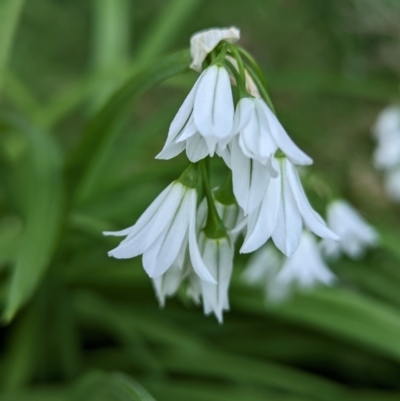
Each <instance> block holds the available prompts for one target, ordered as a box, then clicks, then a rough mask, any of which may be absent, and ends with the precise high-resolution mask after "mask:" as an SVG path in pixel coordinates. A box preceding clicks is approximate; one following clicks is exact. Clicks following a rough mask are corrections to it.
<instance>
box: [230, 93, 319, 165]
mask: <svg viewBox="0 0 400 401" xmlns="http://www.w3.org/2000/svg"><path fill="white" fill-rule="evenodd" d="M233 132H234V133H239V144H240V147H241V149H242V151H243V153H244V154H245V155H246V156H247V157H249V158H251V159H254V160H257V161H259V162H260V163H262V164H266V163H267V162H268V161H269V160H270V159H271V157H273V155H274V154H275V152H276V151H277V149H278V148H279V149H280V150H281V151H282V152H283V153H284V154H285V155H286V157H287V158H288V159H289V160H290V161H291V162H292V163H294V164H298V165H308V164H312V159H311V158H310V157H309V156H307V155H306V154H305V153H304V152H303V151H302V150H300V149H299V148H298V147H297V145H296V144H295V143H294V142H293V141H292V140H291V139H290V137H289V135H288V134H287V133H286V131H285V129H284V128H283V127H282V125H281V123H280V122H279V120H278V119H277V117H276V116H275V114H274V113H273V112H272V111H271V110H270V108H269V107H268V106H267V104H266V103H265V102H264V100H263V99H258V98H249V97H245V98H242V99H241V100H240V101H239V103H238V105H237V108H236V113H235V125H234V131H233Z"/></svg>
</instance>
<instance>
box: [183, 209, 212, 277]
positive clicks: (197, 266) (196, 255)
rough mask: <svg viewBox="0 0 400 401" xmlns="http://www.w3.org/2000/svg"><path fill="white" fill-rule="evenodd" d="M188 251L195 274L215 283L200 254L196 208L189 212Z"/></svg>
mask: <svg viewBox="0 0 400 401" xmlns="http://www.w3.org/2000/svg"><path fill="white" fill-rule="evenodd" d="M189 253H190V261H191V263H192V266H193V269H194V271H195V272H196V274H197V275H198V276H199V277H200V278H201V279H202V280H204V281H208V282H210V283H214V284H216V281H215V279H214V278H213V276H212V275H211V274H210V272H209V271H208V269H207V267H206V265H205V264H204V262H203V259H202V257H201V255H200V250H199V245H198V243H197V238H196V209H195V208H194V209H193V210H192V211H191V212H190V223H189Z"/></svg>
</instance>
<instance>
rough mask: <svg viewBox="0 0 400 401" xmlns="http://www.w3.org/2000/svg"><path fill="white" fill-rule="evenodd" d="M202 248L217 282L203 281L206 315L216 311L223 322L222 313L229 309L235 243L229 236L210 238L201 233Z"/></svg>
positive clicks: (205, 262) (206, 262)
mask: <svg viewBox="0 0 400 401" xmlns="http://www.w3.org/2000/svg"><path fill="white" fill-rule="evenodd" d="M199 243H200V248H201V254H202V258H203V261H204V264H205V265H206V266H207V267H208V269H209V271H210V273H211V275H212V276H213V277H215V279H216V281H217V283H216V284H214V283H210V282H206V281H204V280H202V281H201V296H202V299H203V308H204V313H205V314H206V315H208V314H210V313H214V315H215V316H216V317H217V319H218V321H219V322H220V323H222V319H223V317H222V313H223V311H224V310H229V298H228V288H229V284H230V280H231V275H232V269H233V245H232V241H231V239H230V238H228V237H222V238H209V237H207V235H206V234H205V233H204V232H202V233H201V234H200V240H199Z"/></svg>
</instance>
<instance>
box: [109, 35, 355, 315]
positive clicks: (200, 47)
mask: <svg viewBox="0 0 400 401" xmlns="http://www.w3.org/2000/svg"><path fill="white" fill-rule="evenodd" d="M239 37H240V35H239V30H238V29H236V28H229V29H212V30H208V31H204V32H200V33H198V34H196V35H194V36H193V37H192V40H191V54H192V64H191V68H192V69H194V70H195V71H197V72H200V73H201V74H200V76H199V78H198V79H197V81H196V83H195V85H194V86H193V88H192V89H191V91H190V92H189V94H188V95H187V97H186V99H185V100H184V102H183V104H182V106H181V107H180V109H179V111H178V113H177V114H176V116H175V118H174V119H173V121H172V123H171V125H170V127H169V132H168V136H167V140H166V143H165V145H164V147H163V149H162V150H161V152H160V153H159V154H158V155H157V158H158V159H171V158H174V157H176V156H177V155H179V154H180V153H182V152H185V153H186V155H187V158H188V159H189V161H190V165H189V167H188V168H187V170H186V171H184V172H183V174H182V175H181V176H180V178H179V179H178V180H176V181H175V182H173V183H172V184H170V185H169V186H168V187H167V188H166V189H165V190H164V191H163V192H162V193H161V194H160V195H159V196H158V197H157V198H156V200H155V201H154V202H153V203H152V204H151V205H150V206H149V208H148V209H147V210H146V211H145V212H144V214H143V215H142V216H141V217H140V218H139V220H138V221H137V222H136V224H135V225H133V226H132V227H129V228H127V229H125V230H122V231H119V232H107V233H105V234H106V235H116V236H124V237H125V239H124V240H123V241H122V242H121V243H120V244H119V245H118V246H117V247H116V248H115V249H114V250H112V251H110V252H109V255H110V256H113V257H115V258H132V257H135V256H138V255H143V266H144V269H145V271H146V272H147V274H148V275H149V276H150V277H151V278H152V280H153V283H154V288H155V291H156V295H157V298H158V300H159V302H160V304H161V305H162V306H163V305H164V304H165V299H166V297H169V296H172V295H173V294H175V293H176V292H177V290H178V288H179V287H180V286H181V285H184V286H186V291H187V294H188V296H189V297H191V298H192V299H193V300H194V301H195V302H196V303H200V302H201V303H202V304H203V308H204V312H205V313H206V314H209V313H214V314H215V316H216V317H217V319H218V320H219V321H220V322H222V318H223V316H222V314H223V311H224V310H228V309H229V298H228V288H229V283H230V280H231V275H232V270H233V259H234V249H235V243H236V242H237V240H238V239H240V238H242V235H243V236H244V241H243V243H242V245H241V247H240V248H239V249H240V252H241V253H251V252H254V251H256V250H258V249H263V248H262V247H263V245H264V244H266V243H267V241H269V240H270V239H271V240H272V242H273V243H274V244H275V246H276V247H277V248H278V249H279V250H280V251H281V252H282V253H283V254H284V255H285V257H286V258H287V259H286V262H285V263H283V265H282V266H279V268H277V269H275V268H274V269H275V270H276V271H277V274H275V273H274V274H272V273H271V272H265V274H266V275H267V276H268V277H272V280H271V285H273V286H274V288H275V292H276V291H278V292H282V293H283V292H285V291H286V290H285V288H286V287H287V284H288V283H290V282H292V281H293V280H297V281H298V282H299V283H300V284H302V285H304V286H310V285H311V284H313V283H314V282H316V281H319V282H323V283H326V284H329V283H331V282H332V281H333V274H332V273H330V272H329V270H328V269H327V268H326V266H325V265H324V263H323V262H322V259H321V257H320V256H318V254H317V253H316V252H315V249H316V248H317V245H316V240H315V237H314V235H315V236H318V237H321V238H323V239H324V240H326V241H329V242H328V244H331V243H332V242H334V241H338V240H339V236H338V235H337V233H335V231H338V230H336V228H335V227H333V225H332V227H331V228H330V227H328V226H327V224H326V223H325V221H324V220H323V218H322V217H321V216H320V215H319V214H318V213H317V212H316V211H315V210H314V209H313V208H312V206H311V205H310V203H309V201H308V198H307V196H306V194H305V191H304V189H303V186H302V183H301V180H300V178H299V175H298V171H297V166H306V165H310V164H312V160H311V158H310V157H309V156H307V155H306V154H305V153H304V152H303V151H302V150H301V149H300V148H299V147H298V146H297V145H296V144H295V143H294V142H293V141H292V139H291V138H290V137H289V135H288V134H287V132H286V130H285V129H284V128H283V126H282V125H281V123H280V121H279V120H278V118H277V116H276V114H275V112H274V109H273V106H272V103H271V101H270V98H269V96H268V93H267V91H266V89H265V85H264V83H263V82H264V78H263V76H262V75H261V73H260V72H259V71H260V69H259V68H258V66H257V64H256V62H255V61H254V59H253V58H252V57H251V56H250V55H249V54H248V53H247V52H246V51H245V50H244V49H242V48H241V47H239V46H237V45H236V44H235V42H236V41H237V40H238V39H239ZM214 155H217V156H219V157H221V158H222V159H223V160H224V162H225V164H226V166H227V167H228V174H227V179H226V182H225V183H224V184H223V185H221V186H220V187H217V188H214V189H212V187H211V184H210V171H211V168H210V159H211V157H213V156H214ZM356 231H357V230H356ZM311 233H313V234H311ZM343 234H344V235H347V232H343ZM329 246H330V247H332V245H329ZM274 269H273V270H274ZM256 270H257V269H256ZM278 270H279V272H278ZM256 273H257V272H256ZM249 274H250V275H251V274H252V273H251V272H249ZM257 274H258V273H257ZM257 274H256V276H257ZM257 277H258V276H257Z"/></svg>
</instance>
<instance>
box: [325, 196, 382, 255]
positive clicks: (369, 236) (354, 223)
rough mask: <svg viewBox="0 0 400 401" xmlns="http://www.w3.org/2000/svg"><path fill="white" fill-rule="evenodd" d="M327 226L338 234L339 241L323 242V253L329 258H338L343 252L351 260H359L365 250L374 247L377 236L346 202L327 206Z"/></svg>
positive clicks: (341, 201)
mask: <svg viewBox="0 0 400 401" xmlns="http://www.w3.org/2000/svg"><path fill="white" fill-rule="evenodd" d="M327 221H328V226H329V227H330V228H331V229H332V231H333V232H335V233H336V234H338V235H339V236H340V238H341V241H337V242H336V241H330V240H324V241H322V242H321V247H322V249H323V252H324V253H325V254H326V255H327V256H328V257H331V258H338V257H339V256H340V254H341V253H342V252H343V253H345V254H346V255H348V256H349V257H351V258H354V259H358V258H360V257H361V256H362V255H363V254H364V252H365V249H366V248H367V247H369V246H374V245H376V243H377V241H378V234H377V232H376V231H375V229H374V228H373V227H372V226H371V225H369V224H368V223H367V222H366V221H365V220H364V219H363V218H362V217H361V215H360V214H359V213H358V212H357V211H356V210H355V209H354V208H353V207H352V206H351V205H350V204H349V203H348V202H346V201H344V200H336V201H334V202H332V203H331V204H330V205H329V206H328V212H327Z"/></svg>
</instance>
